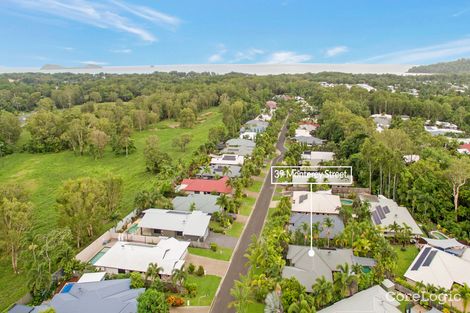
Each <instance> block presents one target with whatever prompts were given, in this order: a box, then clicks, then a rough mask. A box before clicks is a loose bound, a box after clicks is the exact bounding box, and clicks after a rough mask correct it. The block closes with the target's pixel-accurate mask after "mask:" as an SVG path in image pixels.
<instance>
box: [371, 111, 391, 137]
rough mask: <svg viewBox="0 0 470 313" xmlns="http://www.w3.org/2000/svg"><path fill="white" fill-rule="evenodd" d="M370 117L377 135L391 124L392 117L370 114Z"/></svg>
mask: <svg viewBox="0 0 470 313" xmlns="http://www.w3.org/2000/svg"><path fill="white" fill-rule="evenodd" d="M370 117H371V118H372V119H373V120H374V123H375V125H376V126H377V128H376V130H377V131H378V132H379V133H380V132H382V131H383V130H384V129H387V128H389V127H390V124H391V123H392V115H390V114H372V115H371V116H370Z"/></svg>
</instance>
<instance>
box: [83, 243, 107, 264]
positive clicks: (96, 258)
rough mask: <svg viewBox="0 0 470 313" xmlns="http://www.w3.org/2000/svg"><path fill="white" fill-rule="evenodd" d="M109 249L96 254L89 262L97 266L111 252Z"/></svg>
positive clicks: (105, 248)
mask: <svg viewBox="0 0 470 313" xmlns="http://www.w3.org/2000/svg"><path fill="white" fill-rule="evenodd" d="M109 249H110V248H109V247H104V248H103V249H101V250H100V252H98V253H97V254H95V256H94V257H92V258H91V260H90V261H89V262H88V263H90V264H95V263H96V262H97V261H98V260H99V259H101V257H102V256H103V255H105V253H106V252H107V251H108V250H109Z"/></svg>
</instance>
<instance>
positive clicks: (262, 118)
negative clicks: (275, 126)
mask: <svg viewBox="0 0 470 313" xmlns="http://www.w3.org/2000/svg"><path fill="white" fill-rule="evenodd" d="M272 118H273V116H272V115H271V114H266V113H261V114H260V115H258V116H257V117H256V118H255V119H256V120H258V121H264V122H269V121H270V120H271V119H272Z"/></svg>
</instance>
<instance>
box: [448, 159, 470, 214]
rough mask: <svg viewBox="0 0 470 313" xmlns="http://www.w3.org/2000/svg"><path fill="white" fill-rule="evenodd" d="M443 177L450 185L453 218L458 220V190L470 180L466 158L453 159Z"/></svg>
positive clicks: (469, 167)
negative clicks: (452, 199) (453, 211)
mask: <svg viewBox="0 0 470 313" xmlns="http://www.w3.org/2000/svg"><path fill="white" fill-rule="evenodd" d="M444 175H445V176H446V177H447V179H448V180H449V182H450V184H451V185H452V195H453V197H454V210H455V218H456V220H458V208H459V193H460V188H461V187H462V186H463V185H465V183H466V182H467V180H468V179H469V178H470V163H469V161H468V159H467V158H460V159H458V158H453V159H451V162H450V164H449V167H448V169H447V170H446V171H445V173H444Z"/></svg>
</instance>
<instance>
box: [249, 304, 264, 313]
mask: <svg viewBox="0 0 470 313" xmlns="http://www.w3.org/2000/svg"><path fill="white" fill-rule="evenodd" d="M247 312H249V313H264V304H262V303H258V302H253V303H250V304H248V305H247Z"/></svg>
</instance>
